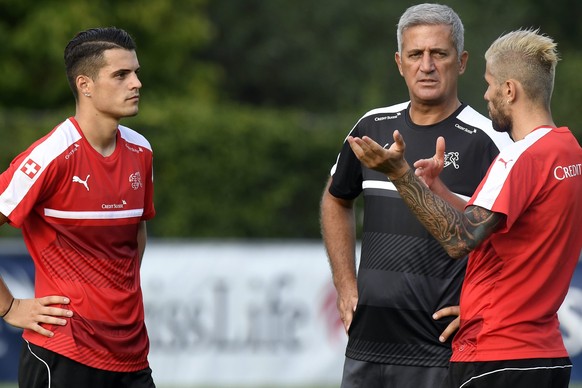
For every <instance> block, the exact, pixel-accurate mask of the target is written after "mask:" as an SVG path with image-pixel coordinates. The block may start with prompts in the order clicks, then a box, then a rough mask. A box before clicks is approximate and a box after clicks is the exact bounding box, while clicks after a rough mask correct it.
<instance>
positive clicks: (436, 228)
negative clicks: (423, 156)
mask: <svg viewBox="0 0 582 388" xmlns="http://www.w3.org/2000/svg"><path fill="white" fill-rule="evenodd" d="M392 183H394V185H395V186H396V188H397V189H398V192H399V193H400V196H401V197H402V199H403V200H404V202H405V203H406V204H407V205H408V207H409V208H410V209H411V210H412V212H413V213H414V214H415V215H416V217H417V218H418V219H419V220H420V222H421V223H422V224H423V225H424V226H425V228H426V229H427V230H428V231H429V232H430V233H431V234H432V235H433V237H434V238H435V239H436V240H437V241H439V242H440V243H441V245H442V246H443V247H444V248H445V250H446V251H447V253H448V254H449V255H450V256H451V257H453V258H461V257H464V256H465V255H467V254H468V253H469V252H470V251H471V250H473V249H474V248H475V247H476V246H477V245H478V244H479V243H480V242H481V241H483V239H484V238H486V237H487V236H489V234H491V231H492V230H494V228H495V227H496V226H497V224H498V221H499V217H497V216H496V213H492V212H490V211H488V210H486V209H482V208H479V207H476V206H472V207H470V208H468V209H467V211H466V212H465V214H463V213H461V212H460V211H458V210H456V209H455V208H454V207H453V206H451V205H450V204H449V203H448V202H446V201H445V200H443V199H442V198H440V197H439V196H437V195H436V194H434V193H433V192H431V191H430V189H428V188H427V187H426V186H425V185H424V184H422V182H421V181H420V180H419V179H418V178H417V177H416V176H415V175H414V171H413V170H412V169H409V170H408V171H407V172H406V173H405V174H404V175H403V176H401V177H400V178H398V179H395V180H393V181H392ZM493 221H494V222H493Z"/></svg>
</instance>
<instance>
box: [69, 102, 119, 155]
mask: <svg viewBox="0 0 582 388" xmlns="http://www.w3.org/2000/svg"><path fill="white" fill-rule="evenodd" d="M75 120H77V123H79V127H80V128H81V131H82V132H83V135H84V136H85V138H86V139H87V141H88V142H89V144H90V145H91V146H92V147H93V148H94V149H95V150H96V151H97V152H99V153H100V154H101V155H103V156H105V157H106V156H109V155H111V154H112V153H113V151H115V146H116V144H117V127H118V125H119V121H117V120H112V119H111V120H104V119H103V118H101V117H96V116H92V117H91V116H86V115H83V114H79V113H77V114H76V115H75Z"/></svg>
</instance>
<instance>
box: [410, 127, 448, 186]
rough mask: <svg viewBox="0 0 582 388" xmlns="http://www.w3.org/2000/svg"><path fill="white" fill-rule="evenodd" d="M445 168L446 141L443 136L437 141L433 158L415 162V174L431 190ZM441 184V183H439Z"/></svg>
mask: <svg viewBox="0 0 582 388" xmlns="http://www.w3.org/2000/svg"><path fill="white" fill-rule="evenodd" d="M444 166H445V139H444V138H443V137H442V136H439V138H438V139H437V141H436V150H435V154H434V156H433V157H432V158H429V159H420V160H417V161H416V162H414V168H416V170H415V171H414V174H415V175H416V176H417V177H419V178H420V179H421V180H422V181H423V182H424V183H425V184H426V185H427V186H428V187H429V188H430V189H432V186H433V184H434V183H435V181H437V180H438V179H437V178H438V176H439V174H440V173H441V172H442V171H443V168H444ZM437 183H440V182H437Z"/></svg>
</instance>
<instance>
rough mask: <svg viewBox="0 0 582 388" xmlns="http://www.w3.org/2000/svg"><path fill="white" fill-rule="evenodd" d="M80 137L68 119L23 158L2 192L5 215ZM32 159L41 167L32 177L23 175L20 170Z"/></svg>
mask: <svg viewBox="0 0 582 388" xmlns="http://www.w3.org/2000/svg"><path fill="white" fill-rule="evenodd" d="M80 139H81V135H80V134H79V132H78V131H77V129H76V128H75V126H74V125H73V123H71V122H70V121H69V120H68V119H67V120H66V121H64V122H63V123H61V124H59V125H58V126H57V127H55V129H54V130H53V132H52V133H51V135H50V136H49V137H47V138H46V139H45V140H44V141H43V142H42V143H40V144H38V145H37V146H36V147H35V148H34V149H33V150H32V151H31V152H30V154H28V156H27V157H25V158H24V159H23V161H22V163H21V164H20V166H18V169H17V170H16V172H15V173H14V177H12V179H11V181H10V183H9V184H8V187H6V190H4V192H3V193H2V194H1V198H0V204H2V205H3V206H2V208H1V209H0V212H2V214H4V215H5V216H10V214H11V213H12V211H13V210H14V209H15V208H16V206H17V205H18V204H19V203H20V201H21V200H22V198H24V197H26V194H27V193H28V192H29V191H30V189H31V188H32V186H33V185H34V183H35V182H36V181H37V179H38V178H39V177H40V175H41V174H42V173H43V172H44V170H45V169H46V167H47V166H49V165H50V164H51V163H52V161H53V160H55V159H56V158H57V157H58V156H59V155H61V154H62V153H63V152H64V151H65V150H66V149H67V148H69V147H70V146H71V144H73V143H75V142H77V141H79V140H80ZM31 160H33V161H34V162H35V163H36V164H37V165H38V166H40V169H39V170H38V172H36V174H35V175H34V177H32V178H30V177H28V176H26V175H24V174H22V175H21V171H20V170H21V169H22V168H23V167H24V165H25V164H26V163H28V162H30V161H31Z"/></svg>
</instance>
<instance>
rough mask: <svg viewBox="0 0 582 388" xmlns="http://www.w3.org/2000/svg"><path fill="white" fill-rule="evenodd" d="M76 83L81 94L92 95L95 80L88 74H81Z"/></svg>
mask: <svg viewBox="0 0 582 388" xmlns="http://www.w3.org/2000/svg"><path fill="white" fill-rule="evenodd" d="M75 84H76V85H77V91H78V92H79V94H83V95H87V94H89V95H91V88H92V86H93V80H92V79H91V78H89V77H87V76H86V75H79V76H77V79H76V80H75Z"/></svg>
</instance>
